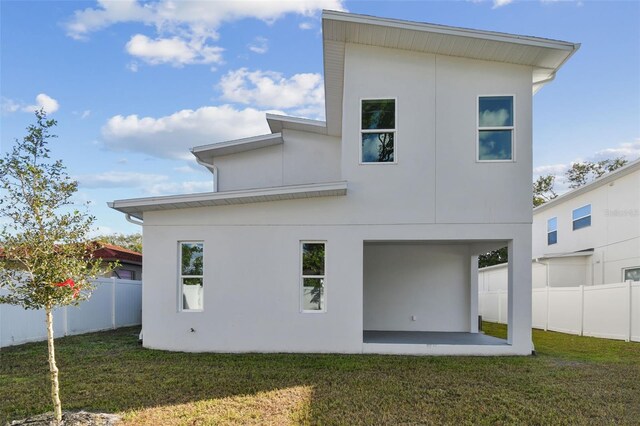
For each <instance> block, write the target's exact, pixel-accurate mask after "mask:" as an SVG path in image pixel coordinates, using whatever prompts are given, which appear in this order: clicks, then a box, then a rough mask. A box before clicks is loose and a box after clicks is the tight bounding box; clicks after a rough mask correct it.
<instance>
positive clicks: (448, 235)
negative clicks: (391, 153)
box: [143, 44, 532, 354]
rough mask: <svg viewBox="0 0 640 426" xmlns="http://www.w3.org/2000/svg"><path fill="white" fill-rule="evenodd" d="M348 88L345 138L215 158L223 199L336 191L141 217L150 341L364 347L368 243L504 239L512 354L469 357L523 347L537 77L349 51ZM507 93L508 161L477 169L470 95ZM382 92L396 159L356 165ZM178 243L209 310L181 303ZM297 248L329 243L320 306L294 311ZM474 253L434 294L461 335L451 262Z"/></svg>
mask: <svg viewBox="0 0 640 426" xmlns="http://www.w3.org/2000/svg"><path fill="white" fill-rule="evenodd" d="M344 87H345V89H344V101H343V129H342V139H341V141H338V139H335V138H329V137H322V136H318V135H304V134H302V133H300V132H292V131H285V132H284V134H283V137H284V144H283V145H279V146H273V147H268V148H262V149H259V150H254V151H249V152H245V153H240V154H235V155H230V156H227V157H228V158H227V157H220V158H218V159H216V164H217V165H218V167H219V173H220V179H219V183H218V185H219V190H220V191H226V190H231V189H241V188H251V187H265V186H278V185H285V184H293V183H309V182H319V181H322V180H325V179H326V181H332V180H336V179H338V178H339V179H341V180H346V181H347V182H348V192H347V195H346V196H345V197H326V198H314V199H305V200H291V201H278V202H266V203H256V204H245V205H229V206H219V207H214V208H204V207H203V208H192V209H181V210H176V211H153V212H145V216H144V246H145V263H144V275H145V281H146V285H145V288H144V290H143V291H144V306H145V307H149V308H148V309H146V308H145V309H144V313H143V333H144V345H145V346H147V347H151V348H159V349H171V350H187V351H223V352H243V351H261V352H269V351H277V352H282V351H285V352H352V353H357V352H362V351H364V348H363V343H362V331H363V329H364V327H365V324H364V323H363V321H364V319H363V318H364V317H363V306H364V305H365V301H364V300H363V294H365V293H366V292H365V290H366V289H365V288H364V287H363V261H364V259H363V250H364V242H365V241H371V242H375V241H395V242H397V241H431V242H434V241H437V242H439V243H443V242H447V241H457V242H460V241H463V242H465V244H467V245H468V247H471V245H472V243H474V242H485V243H486V242H495V241H502V242H504V241H508V242H509V247H510V249H509V250H510V254H511V256H512V257H511V258H512V259H513V262H512V263H511V265H510V266H509V272H508V274H509V276H510V283H511V286H512V287H511V289H510V293H509V301H508V304H509V315H510V325H511V326H510V327H509V342H510V343H511V345H510V346H508V345H505V347H504V348H502V347H500V348H497V349H496V348H484V349H479V350H478V352H477V354H482V353H484V354H488V353H489V352H490V351H492V350H493V351H494V352H491V353H493V354H495V353H498V352H495V351H499V352H500V353H505V354H506V353H509V354H529V353H530V351H531V291H530V288H531V269H530V259H531V206H530V203H531V194H530V191H531V174H532V171H531V68H529V67H523V66H515V65H507V64H493V63H489V62H483V61H473V60H462V59H455V58H447V57H442V56H436V55H429V54H417V53H410V52H406V51H401V50H393V49H384V48H376V47H367V46H362V45H351V44H347V46H346V52H345V74H344ZM504 94H513V95H514V96H515V110H516V121H515V123H516V124H515V150H514V151H515V153H516V154H515V156H516V161H515V162H507V163H478V162H476V147H477V138H478V136H477V128H476V123H477V110H478V105H477V102H478V100H477V99H478V96H479V95H504ZM376 97H383V98H389V97H393V98H396V99H397V101H396V102H397V116H396V121H397V127H396V128H397V133H396V137H397V143H396V158H397V164H384V165H382V164H376V165H374V164H368V165H361V164H359V144H360V143H361V140H360V128H359V123H360V101H361V99H362V98H376ZM436 106H437V107H436ZM336 146H339V147H340V148H339V149H340V151H339V152H338V150H337V148H336ZM303 153H304V155H303ZM338 162H339V163H338ZM336 164H340V168H339V169H338V167H337V166H336ZM301 179H308V181H301ZM181 240H200V241H203V242H204V244H205V248H204V261H205V276H204V287H205V288H204V296H203V297H204V311H203V312H180V311H179V309H178V284H177V271H178V266H177V248H178V241H181ZM301 240H326V241H327V246H326V249H327V267H326V268H327V270H326V288H327V290H326V304H327V312H325V313H313V314H305V313H301V312H300V306H299V294H300V276H299V274H300V270H299V269H300V264H299V262H300V241H301ZM447 247H448V246H447ZM478 250H479V249H478ZM454 252H455V251H454ZM480 252H481V251H478V253H480ZM478 253H467V257H466V259H467V260H465V261H464V262H462V260H461V259H462V258H461V256H460V255H459V253H458V254H456V255H452V258H451V259H450V260H449V261H448V262H450V263H447V266H446V267H445V268H442V269H439V270H438V271H439V272H442V273H443V275H444V277H445V278H448V279H451V280H452V281H454V282H455V283H456V284H455V285H454V286H453V287H452V288H449V289H447V291H445V292H442V293H439V294H438V296H437V298H438V299H439V300H440V301H441V302H443V303H444V302H445V301H446V302H447V303H450V305H449V308H451V309H450V315H449V316H448V317H447V319H448V320H449V321H450V325H449V326H451V327H452V328H455V329H458V330H469V327H470V326H469V323H470V320H469V304H470V297H471V296H470V291H467V292H466V293H465V294H463V293H464V291H463V290H465V289H467V290H469V287H463V285H462V284H460V282H461V279H462V275H458V274H457V272H454V268H453V265H454V264H455V265H461V266H463V267H462V270H463V271H469V268H470V263H471V262H470V261H469V258H468V256H469V255H472V254H478ZM462 263H464V265H462ZM408 266H412V265H408ZM439 266H442V265H439ZM455 271H459V269H457V268H456V269H455ZM464 273H465V274H469V272H464ZM474 276H475V274H474ZM466 277H467V278H470V277H469V275H466ZM412 280H413V278H412ZM414 282H415V281H414ZM468 282H469V280H467V281H466V282H465V286H468ZM429 284H430V285H431V284H435V281H433V282H432V281H429ZM430 288H434V286H433V285H432V286H431V287H430ZM370 294H373V295H375V292H374V293H370ZM454 297H455V298H456V299H455V300H452V299H451V298H454ZM367 303H368V302H367ZM371 303H372V304H373V302H371ZM463 310H465V311H466V313H463ZM418 315H419V318H424V319H426V320H430V321H433V317H430V316H429V314H428V313H426V312H425V311H424V310H423V311H422V313H421V314H418ZM465 319H466V324H464V325H463V322H464V320H465ZM431 324H432V325H433V324H435V325H434V326H437V327H438V328H442V327H444V325H443V324H442V323H433V322H432V323H431ZM423 325H424V326H425V327H426V326H427V323H425V324H423ZM191 329H193V330H194V331H193V332H192V331H191ZM421 350H424V349H421ZM442 351H444V352H447V351H449V352H448V353H466V354H474V353H476V352H475V351H476V349H475V348H456V347H451V348H444V349H442V348H441V349H440V352H439V353H442ZM483 351H484V352H483ZM487 351H489V352H487Z"/></svg>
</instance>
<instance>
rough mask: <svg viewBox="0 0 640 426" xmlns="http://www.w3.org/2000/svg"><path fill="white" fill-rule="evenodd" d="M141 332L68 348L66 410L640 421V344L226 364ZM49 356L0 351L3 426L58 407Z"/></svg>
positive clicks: (566, 339) (583, 341) (40, 349)
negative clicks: (148, 343) (523, 353)
mask: <svg viewBox="0 0 640 426" xmlns="http://www.w3.org/2000/svg"><path fill="white" fill-rule="evenodd" d="M485 330H486V331H487V333H489V334H493V335H498V336H501V335H504V334H505V332H506V329H505V327H504V326H501V325H496V324H488V323H485ZM138 331H139V330H138V329H137V328H124V329H120V330H116V331H110V332H103V333H93V334H86V335H83V336H72V337H65V338H61V339H59V340H57V355H58V359H59V366H60V368H61V393H62V401H63V407H64V409H66V410H80V409H85V410H88V411H101V412H114V413H120V414H122V415H123V418H124V423H125V424H136V425H139V424H142V425H158V424H162V425H166V424H169V425H171V424H185V425H187V424H188V425H194V424H197V425H200V424H243V425H244V424H260V425H262V424H273V425H282V424H345V425H354V424H407V425H408V424H442V423H447V424H477V423H481V424H512V423H517V424H639V423H640V344H638V343H625V342H618V341H612V340H604V339H594V338H587V337H576V336H569V335H565V334H560V333H552V332H543V331H534V341H535V345H536V349H537V356H535V357H487V358H474V357H409V356H375V355H293V354H244V355H227V354H187V353H172V352H163V351H155V350H148V349H143V348H142V347H141V346H139V345H138V342H137V333H138ZM46 353H47V351H46V344H45V343H44V342H43V343H32V344H26V345H22V346H18V347H13V348H6V349H3V350H2V351H0V424H4V423H5V422H6V421H7V420H11V419H17V418H22V417H26V416H28V415H33V414H37V413H42V412H45V411H47V410H51V407H50V405H49V403H48V401H49V382H48V379H47V377H48V376H47V364H46Z"/></svg>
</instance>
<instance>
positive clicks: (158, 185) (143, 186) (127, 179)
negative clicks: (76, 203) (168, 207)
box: [75, 171, 213, 196]
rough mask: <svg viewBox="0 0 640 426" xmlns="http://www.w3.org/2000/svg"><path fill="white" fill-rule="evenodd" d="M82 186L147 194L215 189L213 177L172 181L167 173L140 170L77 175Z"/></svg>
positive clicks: (185, 192) (186, 192) (187, 192)
mask: <svg viewBox="0 0 640 426" xmlns="http://www.w3.org/2000/svg"><path fill="white" fill-rule="evenodd" d="M75 178H76V179H77V180H78V182H79V183H80V187H82V188H85V189H98V188H128V189H138V190H140V191H141V192H142V193H144V194H145V195H152V196H155V195H167V194H189V193H194V192H210V191H213V178H212V177H210V178H209V179H207V180H200V181H196V180H191V181H186V182H175V181H172V178H170V177H169V176H167V175H160V174H153V173H138V172H119V171H108V172H103V173H95V174H90V175H82V176H76V177H75Z"/></svg>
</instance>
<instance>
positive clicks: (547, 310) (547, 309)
mask: <svg viewBox="0 0 640 426" xmlns="http://www.w3.org/2000/svg"><path fill="white" fill-rule="evenodd" d="M546 289H547V292H546V295H547V306H546V312H545V314H546V318H545V319H544V331H548V330H549V281H547V287H546Z"/></svg>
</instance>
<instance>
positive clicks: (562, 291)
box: [478, 282, 640, 342]
mask: <svg viewBox="0 0 640 426" xmlns="http://www.w3.org/2000/svg"><path fill="white" fill-rule="evenodd" d="M506 300H507V294H506V292H505V291H481V292H480V294H479V296H478V301H479V306H478V312H479V314H480V315H482V317H483V318H484V319H486V320H487V321H493V322H500V323H506V322H507V319H506V318H507V316H506V313H507V307H506ZM531 302H532V312H531V314H532V317H531V323H532V327H533V328H540V329H545V330H553V331H559V332H562V333H569V334H578V335H584V336H593V337H604V338H608V339H621V340H632V341H636V342H640V283H631V282H625V283H615V284H604V285H595V286H588V287H584V286H578V287H545V288H534V289H533V290H532V294H531Z"/></svg>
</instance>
